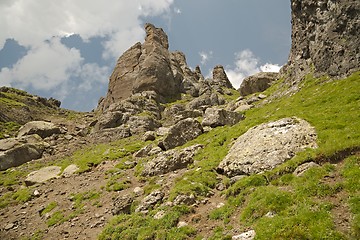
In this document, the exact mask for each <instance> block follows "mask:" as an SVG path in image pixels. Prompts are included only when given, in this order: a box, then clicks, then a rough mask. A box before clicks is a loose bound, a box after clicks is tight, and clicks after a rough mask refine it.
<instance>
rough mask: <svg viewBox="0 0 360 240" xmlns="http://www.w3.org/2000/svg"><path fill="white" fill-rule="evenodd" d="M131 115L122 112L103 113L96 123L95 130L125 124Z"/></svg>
mask: <svg viewBox="0 0 360 240" xmlns="http://www.w3.org/2000/svg"><path fill="white" fill-rule="evenodd" d="M128 118H129V116H128V115H126V114H123V113H122V112H118V111H116V112H106V113H104V114H102V115H101V117H100V118H99V120H98V121H97V123H96V125H95V131H99V130H101V129H107V128H115V127H119V126H120V125H122V124H124V123H125V122H126V121H127V120H128Z"/></svg>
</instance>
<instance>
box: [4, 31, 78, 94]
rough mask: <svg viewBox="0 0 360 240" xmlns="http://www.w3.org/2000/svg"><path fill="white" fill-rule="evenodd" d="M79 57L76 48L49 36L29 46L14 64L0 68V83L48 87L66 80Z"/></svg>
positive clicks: (50, 87)
mask: <svg viewBox="0 0 360 240" xmlns="http://www.w3.org/2000/svg"><path fill="white" fill-rule="evenodd" d="M82 61H83V59H82V58H81V56H80V52H79V51H78V50H76V49H74V48H72V49H69V48H66V47H65V46H64V45H63V44H61V42H60V39H59V38H52V39H51V40H49V41H46V42H43V43H42V45H40V44H38V45H37V46H36V47H34V48H32V49H30V50H29V52H28V54H27V55H26V56H25V57H23V58H22V59H20V60H19V61H18V62H17V63H16V64H15V66H14V67H13V68H11V69H8V68H5V69H4V68H3V69H2V70H1V72H0V85H2V84H4V85H5V84H6V85H15V86H19V87H22V88H26V87H29V86H31V87H33V88H35V89H38V90H45V91H47V90H50V89H53V88H56V87H58V86H59V85H60V84H61V83H63V82H65V81H67V80H68V79H69V77H70V75H71V72H74V71H77V70H78V69H79V68H80V66H81V62H82ZM9 83H10V84H9Z"/></svg>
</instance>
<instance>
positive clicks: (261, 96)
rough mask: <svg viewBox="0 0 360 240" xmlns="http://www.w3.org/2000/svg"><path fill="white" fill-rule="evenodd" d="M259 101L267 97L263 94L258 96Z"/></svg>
mask: <svg viewBox="0 0 360 240" xmlns="http://www.w3.org/2000/svg"><path fill="white" fill-rule="evenodd" d="M258 97H259V98H260V99H265V98H267V96H266V95H265V94H262V93H261V94H259V96H258Z"/></svg>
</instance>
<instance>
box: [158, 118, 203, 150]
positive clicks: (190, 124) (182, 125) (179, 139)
mask: <svg viewBox="0 0 360 240" xmlns="http://www.w3.org/2000/svg"><path fill="white" fill-rule="evenodd" d="M202 133H203V128H202V126H201V124H200V123H199V122H198V121H197V120H195V119H193V118H187V119H184V120H181V121H180V122H178V123H177V124H175V125H174V126H172V127H171V128H170V129H169V133H168V135H167V136H166V137H165V138H164V139H163V140H162V141H161V142H160V143H159V147H160V148H162V149H164V150H168V149H172V148H175V147H177V146H181V145H183V144H185V143H187V142H188V141H190V140H193V139H195V138H197V137H198V136H199V135H201V134H202Z"/></svg>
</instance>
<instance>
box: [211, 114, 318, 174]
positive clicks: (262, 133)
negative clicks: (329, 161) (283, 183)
mask: <svg viewBox="0 0 360 240" xmlns="http://www.w3.org/2000/svg"><path fill="white" fill-rule="evenodd" d="M316 138H317V136H316V132H315V130H314V128H313V127H312V126H311V125H310V124H309V123H308V122H306V121H304V120H302V119H298V118H284V119H280V120H278V121H276V122H270V123H264V124H261V125H259V126H256V127H253V128H251V129H249V130H248V131H247V132H246V133H245V134H243V135H241V136H240V137H239V138H238V139H237V140H236V142H235V144H234V145H233V146H232V147H231V149H230V151H229V153H228V154H227V155H226V157H225V158H224V160H222V162H221V163H220V165H219V168H218V170H219V171H220V172H223V173H225V174H226V175H228V176H230V177H233V176H236V175H249V174H255V173H261V172H264V171H268V170H271V169H273V168H275V167H276V166H278V165H280V164H282V163H284V162H285V161H286V160H289V159H290V158H292V157H293V156H295V154H296V153H297V152H299V151H301V150H304V149H306V148H316V147H317V144H316Z"/></svg>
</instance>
